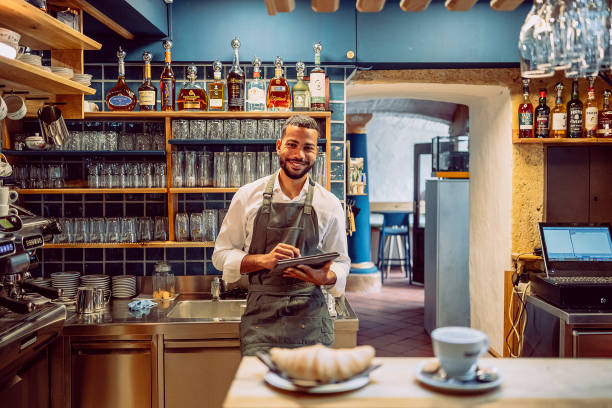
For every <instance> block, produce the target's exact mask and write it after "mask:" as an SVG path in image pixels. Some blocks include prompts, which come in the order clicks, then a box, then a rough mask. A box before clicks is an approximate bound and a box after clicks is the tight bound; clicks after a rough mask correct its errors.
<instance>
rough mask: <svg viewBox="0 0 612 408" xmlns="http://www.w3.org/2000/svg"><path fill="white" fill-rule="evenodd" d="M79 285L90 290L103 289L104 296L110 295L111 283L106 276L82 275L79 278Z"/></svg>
mask: <svg viewBox="0 0 612 408" xmlns="http://www.w3.org/2000/svg"><path fill="white" fill-rule="evenodd" d="M81 284H82V285H83V286H90V287H92V288H102V289H104V296H108V295H110V293H111V282H110V277H109V276H108V275H83V276H81Z"/></svg>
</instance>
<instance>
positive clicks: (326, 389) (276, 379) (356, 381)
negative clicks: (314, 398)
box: [264, 371, 370, 394]
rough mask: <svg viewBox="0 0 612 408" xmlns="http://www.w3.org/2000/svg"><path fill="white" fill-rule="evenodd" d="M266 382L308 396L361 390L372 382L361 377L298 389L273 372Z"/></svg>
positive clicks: (267, 376) (266, 376)
mask: <svg viewBox="0 0 612 408" xmlns="http://www.w3.org/2000/svg"><path fill="white" fill-rule="evenodd" d="M264 380H265V381H266V382H267V383H268V384H270V385H271V386H273V387H276V388H279V389H281V390H285V391H299V392H303V393H306V394H331V393H334V392H345V391H353V390H356V389H359V388H361V387H363V386H364V385H366V384H368V383H369V382H370V377H369V376H361V377H356V378H353V379H351V380H348V381H344V382H339V383H334V384H324V385H319V386H317V387H309V388H302V387H297V386H295V385H294V384H293V383H292V382H290V381H289V380H286V379H284V378H282V377H280V376H279V375H278V374H276V373H274V372H272V371H268V372H267V373H266V375H265V376H264Z"/></svg>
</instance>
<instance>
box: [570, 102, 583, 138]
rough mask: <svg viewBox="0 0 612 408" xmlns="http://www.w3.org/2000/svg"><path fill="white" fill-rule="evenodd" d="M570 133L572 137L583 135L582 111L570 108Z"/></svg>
mask: <svg viewBox="0 0 612 408" xmlns="http://www.w3.org/2000/svg"><path fill="white" fill-rule="evenodd" d="M568 131H569V133H570V135H582V109H580V108H570V112H569V129H568Z"/></svg>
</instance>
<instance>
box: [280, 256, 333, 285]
mask: <svg viewBox="0 0 612 408" xmlns="http://www.w3.org/2000/svg"><path fill="white" fill-rule="evenodd" d="M331 264H332V261H327V262H326V263H325V265H323V266H322V267H321V268H320V269H314V268H311V267H310V266H308V265H298V266H296V267H295V268H287V269H285V270H284V271H283V277H285V278H296V279H300V280H303V281H306V282H312V283H314V284H315V285H333V284H334V283H336V274H335V273H334V271H332V270H331V269H330V266H331Z"/></svg>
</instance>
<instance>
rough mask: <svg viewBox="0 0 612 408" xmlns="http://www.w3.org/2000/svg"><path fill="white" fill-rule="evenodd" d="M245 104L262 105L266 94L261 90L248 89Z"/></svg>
mask: <svg viewBox="0 0 612 408" xmlns="http://www.w3.org/2000/svg"><path fill="white" fill-rule="evenodd" d="M247 103H249V104H251V103H252V104H262V103H266V93H265V92H264V90H263V89H261V88H255V87H253V88H251V89H249V92H248V95H247Z"/></svg>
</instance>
